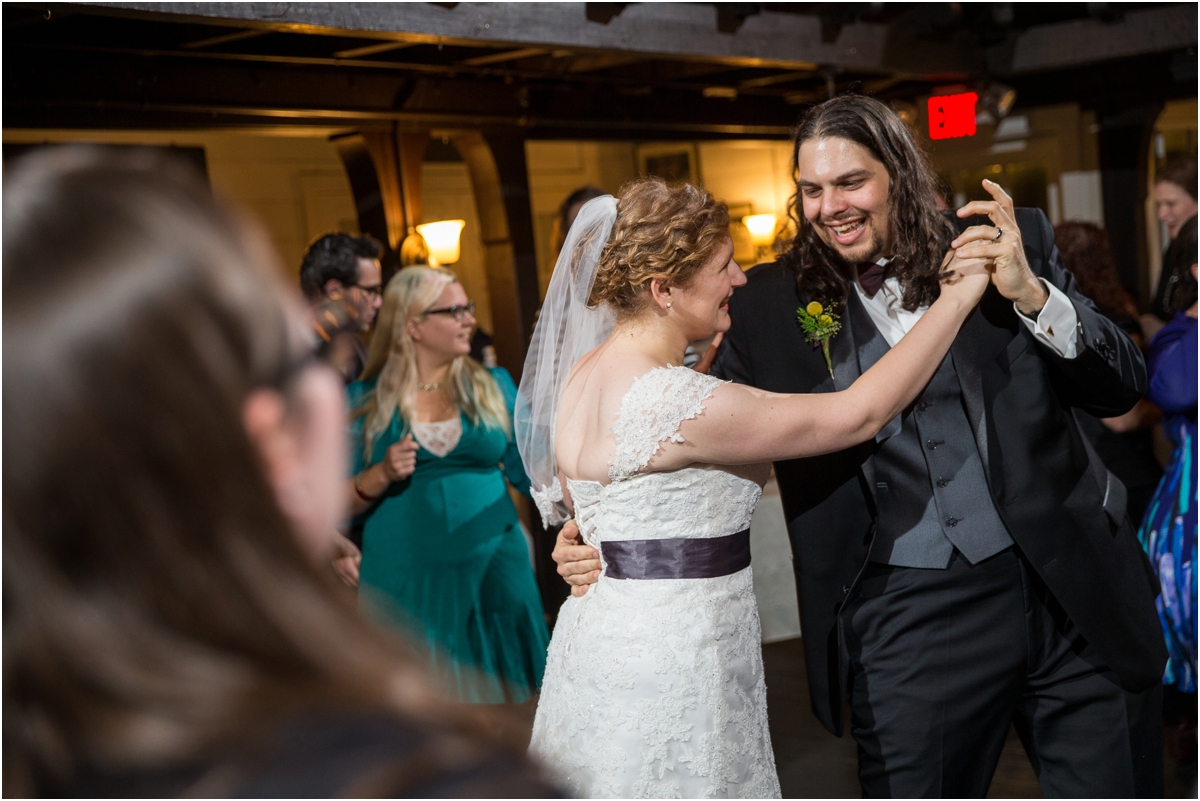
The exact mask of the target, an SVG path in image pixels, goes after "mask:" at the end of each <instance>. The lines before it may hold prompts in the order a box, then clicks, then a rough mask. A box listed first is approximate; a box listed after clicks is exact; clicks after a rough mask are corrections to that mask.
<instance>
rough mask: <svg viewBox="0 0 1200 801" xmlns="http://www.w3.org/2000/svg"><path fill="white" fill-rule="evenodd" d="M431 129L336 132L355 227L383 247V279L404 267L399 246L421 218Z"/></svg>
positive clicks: (385, 279)
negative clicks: (423, 172)
mask: <svg viewBox="0 0 1200 801" xmlns="http://www.w3.org/2000/svg"><path fill="white" fill-rule="evenodd" d="M428 141H429V133H428V132H427V131H426V132H409V131H404V132H402V131H400V130H398V129H397V128H396V127H395V126H393V128H392V129H391V130H388V131H363V132H361V133H354V134H348V135H345V136H335V137H333V138H332V139H331V140H330V142H331V143H332V144H333V146H334V147H336V148H337V151H338V155H340V156H341V157H342V163H343V164H344V165H345V166H346V174H347V175H348V176H349V178H350V188H351V191H353V192H354V203H355V207H356V208H357V211H358V228H359V230H360V231H361V232H362V233H364V234H370V235H371V236H373V237H375V238H376V239H378V240H379V241H380V243H381V244H383V246H384V251H385V252H384V254H383V258H382V262H383V279H384V281H385V282H386V281H387V280H388V279H389V278H390V277H391V276H392V275H394V274H395V272H396V270H398V269H400V267H402V266H404V265H403V264H402V263H401V260H400V254H401V245H402V243H403V242H404V239H405V237H406V236H408V235H409V234H410V233H415V226H416V225H417V224H418V223H420V222H421V161H422V159H423V158H424V155H425V145H426V143H427V142H428Z"/></svg>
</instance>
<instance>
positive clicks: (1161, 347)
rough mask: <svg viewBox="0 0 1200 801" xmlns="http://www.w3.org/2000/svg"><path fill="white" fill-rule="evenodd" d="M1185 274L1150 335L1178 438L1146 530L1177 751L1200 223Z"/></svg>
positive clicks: (1182, 250)
mask: <svg viewBox="0 0 1200 801" xmlns="http://www.w3.org/2000/svg"><path fill="white" fill-rule="evenodd" d="M1171 252H1172V253H1173V254H1174V256H1175V262H1174V263H1173V264H1169V265H1164V267H1170V269H1171V271H1172V274H1174V275H1182V276H1184V278H1183V279H1182V280H1181V281H1180V282H1179V285H1178V287H1177V288H1176V291H1175V293H1174V298H1175V303H1176V308H1175V314H1174V316H1173V317H1172V318H1171V321H1170V322H1169V323H1167V324H1166V326H1165V327H1164V328H1163V329H1162V330H1161V331H1159V332H1158V333H1157V334H1156V335H1155V337H1154V340H1153V341H1152V342H1151V343H1150V359H1149V362H1148V364H1147V374H1148V384H1147V390H1146V395H1147V397H1148V398H1150V400H1151V401H1153V402H1154V404H1155V405H1156V406H1158V407H1159V408H1160V409H1162V411H1163V415H1164V416H1165V419H1164V420H1163V428H1164V429H1165V431H1166V434H1167V438H1168V439H1169V440H1170V441H1171V444H1172V445H1173V446H1174V447H1173V449H1172V451H1171V459H1170V461H1169V462H1168V463H1167V468H1166V470H1165V472H1164V473H1163V478H1162V481H1161V482H1160V483H1159V485H1158V489H1157V490H1156V491H1155V493H1154V497H1153V498H1152V499H1151V501H1150V506H1149V507H1148V508H1147V510H1146V517H1145V520H1144V521H1143V522H1142V527H1141V530H1140V531H1139V532H1138V538H1139V539H1140V540H1141V541H1142V545H1143V546H1144V547H1145V548H1146V552H1147V553H1148V554H1149V555H1150V561H1151V563H1153V565H1154V570H1155V572H1156V573H1157V574H1158V577H1159V581H1160V582H1161V583H1162V594H1161V595H1160V596H1159V598H1158V602H1157V604H1158V615H1159V619H1160V620H1161V621H1162V627H1163V635H1164V636H1165V638H1166V641H1167V652H1168V653H1169V654H1170V659H1169V660H1168V661H1167V671H1166V674H1165V675H1164V676H1163V684H1164V685H1165V687H1166V690H1167V691H1166V693H1165V695H1164V711H1165V712H1166V714H1167V722H1168V723H1170V724H1171V725H1172V726H1175V727H1176V730H1175V734H1174V742H1173V743H1172V748H1171V750H1172V751H1174V752H1175V753H1174V754H1172V755H1173V756H1175V757H1176V758H1179V757H1180V756H1181V755H1188V754H1190V755H1192V756H1194V755H1195V753H1196V226H1195V221H1194V220H1193V222H1192V224H1191V225H1190V226H1185V227H1184V229H1183V231H1182V232H1181V233H1180V235H1179V237H1178V238H1177V239H1176V240H1175V242H1174V243H1173V244H1172V246H1171Z"/></svg>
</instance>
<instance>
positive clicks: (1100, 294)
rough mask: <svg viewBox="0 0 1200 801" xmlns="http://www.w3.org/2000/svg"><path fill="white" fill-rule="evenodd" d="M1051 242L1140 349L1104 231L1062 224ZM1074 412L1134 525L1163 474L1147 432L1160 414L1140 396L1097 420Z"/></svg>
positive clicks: (1083, 288)
mask: <svg viewBox="0 0 1200 801" xmlns="http://www.w3.org/2000/svg"><path fill="white" fill-rule="evenodd" d="M1054 244H1055V245H1057V246H1058V250H1059V252H1060V253H1061V254H1062V260H1063V266H1064V267H1066V268H1067V270H1068V271H1069V272H1070V273H1071V275H1073V276H1074V277H1075V280H1076V282H1078V284H1079V291H1080V292H1082V293H1083V294H1084V295H1086V296H1087V297H1088V298H1089V299H1090V300H1091V301H1092V302H1093V303H1095V304H1096V308H1098V309H1099V310H1100V312H1101V314H1103V315H1104V316H1105V317H1107V318H1108V319H1110V320H1112V321H1113V322H1114V323H1116V325H1117V326H1118V327H1119V328H1120V329H1121V330H1122V331H1124V332H1125V333H1126V334H1128V335H1129V338H1130V339H1132V340H1133V341H1134V342H1136V343H1137V345H1138V347H1140V348H1141V349H1142V350H1143V351H1144V350H1145V349H1146V345H1147V342H1146V340H1145V339H1143V338H1142V327H1141V324H1140V323H1139V322H1138V311H1137V304H1136V303H1134V300H1133V298H1132V297H1131V296H1130V294H1129V292H1128V291H1127V290H1126V289H1125V287H1123V286H1121V280H1120V278H1118V277H1117V265H1116V262H1115V261H1114V259H1113V255H1112V249H1111V248H1110V247H1109V244H1108V234H1107V233H1106V232H1105V230H1104V229H1103V228H1101V227H1100V226H1098V225H1093V224H1092V223H1087V222H1065V223H1060V224H1059V225H1057V226H1055V228H1054ZM1075 417H1076V418H1077V419H1078V421H1079V427H1080V429H1081V430H1082V431H1083V433H1084V434H1085V435H1086V436H1087V438H1088V440H1089V441H1090V442H1091V443H1092V447H1094V448H1095V449H1096V453H1097V454H1099V456H1100V458H1101V459H1102V460H1103V461H1104V464H1105V466H1106V467H1107V468H1108V469H1109V470H1110V471H1112V474H1113V475H1115V476H1116V477H1117V478H1119V479H1121V483H1122V484H1124V485H1125V488H1126V489H1127V490H1128V491H1129V500H1128V503H1127V506H1126V508H1127V511H1128V514H1129V519H1130V521H1132V523H1133V525H1135V526H1136V525H1137V524H1138V523H1140V522H1141V520H1142V515H1143V514H1144V513H1145V511H1146V504H1148V503H1149V502H1150V496H1151V495H1153V494H1154V490H1155V488H1156V487H1157V486H1158V479H1159V478H1160V477H1161V476H1162V468H1161V467H1160V466H1159V463H1158V460H1157V459H1155V458H1154V441H1153V438H1152V436H1151V429H1152V428H1153V427H1154V425H1155V424H1156V423H1157V422H1158V421H1159V420H1160V419H1162V415H1161V414H1160V413H1159V411H1158V409H1157V408H1156V407H1155V406H1154V404H1152V403H1150V401H1148V400H1146V399H1144V398H1143V399H1142V400H1140V401H1138V403H1137V405H1136V406H1134V407H1133V408H1132V409H1130V410H1129V411H1128V412H1126V413H1125V414H1123V415H1121V416H1120V417H1108V418H1104V419H1100V418H1098V417H1093V416H1092V415H1090V414H1088V413H1087V412H1081V411H1079V410H1076V412H1075Z"/></svg>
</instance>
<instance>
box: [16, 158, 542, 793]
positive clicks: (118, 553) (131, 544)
mask: <svg viewBox="0 0 1200 801" xmlns="http://www.w3.org/2000/svg"><path fill="white" fill-rule="evenodd" d="M3 225H4V262H3V270H4V272H3V288H4V299H3V302H4V321H3V325H4V366H3V370H4V382H5V389H4V397H3V407H4V444H3V448H4V466H3V474H4V585H3V592H4V792H5V794H6V795H8V796H29V795H51V796H68V797H70V796H111V797H123V796H159V797H161V796H178V795H193V796H202V797H203V796H243V797H280V796H282V797H288V796H317V797H330V796H336V795H352V796H364V795H373V796H374V795H386V796H400V795H412V796H480V795H487V796H493V795H496V794H497V793H503V794H506V795H510V796H518V797H519V796H525V795H528V794H530V793H534V794H537V793H544V792H546V789H545V787H543V786H542V785H540V784H539V783H538V782H537V781H536V780H534V779H532V778H531V774H530V773H529V770H528V768H526V767H523V762H522V761H521V760H520V758H519V757H517V756H514V755H510V754H505V753H504V752H503V751H501V750H499V749H498V748H496V747H494V746H490V745H487V744H485V743H482V742H480V741H478V740H477V739H475V738H474V737H472V736H470V735H468V734H466V733H465V732H466V728H467V725H466V724H464V723H460V722H458V718H459V716H460V713H459V712H457V711H455V710H454V708H453V707H450V706H449V705H447V704H445V703H444V702H442V701H441V700H439V698H438V697H437V696H436V695H434V693H433V692H432V691H431V689H430V688H429V686H428V683H427V681H426V679H425V677H424V676H423V671H422V670H421V669H420V667H419V666H418V665H417V664H416V663H415V661H414V660H413V659H412V657H411V656H409V655H408V652H407V650H406V649H405V648H404V647H403V646H402V645H401V644H400V643H399V642H398V641H396V640H395V639H394V638H392V637H391V636H389V635H388V634H387V633H386V632H384V631H382V630H377V629H375V628H373V627H371V626H369V625H367V624H366V623H364V622H363V621H362V620H361V619H360V617H359V615H358V613H357V610H356V609H355V608H354V606H353V604H352V603H351V602H349V601H346V600H345V599H344V598H343V592H342V591H341V590H339V589H338V587H337V586H336V584H334V583H333V578H332V576H331V575H330V574H329V572H328V568H327V563H328V559H329V556H330V552H331V548H332V544H333V534H334V528H335V526H336V524H337V523H338V522H339V520H340V518H341V517H342V515H343V513H344V484H343V481H344V479H343V478H342V476H344V466H345V440H344V428H343V427H344V405H343V400H342V389H341V382H340V381H339V379H338V378H337V376H336V375H335V374H334V373H333V372H332V371H331V370H330V369H329V368H328V367H326V366H324V365H322V364H320V363H319V362H318V361H316V360H314V359H312V358H311V355H312V351H311V350H310V347H311V341H310V340H311V337H312V335H311V332H310V331H309V330H308V327H307V320H306V312H305V311H304V307H303V304H302V302H301V300H300V297H299V294H298V293H297V292H296V291H295V290H294V289H292V288H290V287H287V286H286V285H285V284H284V282H283V280H282V275H283V271H282V270H281V269H278V268H277V261H276V259H275V258H274V256H273V254H272V253H271V252H270V250H269V247H268V246H267V245H266V244H265V243H266V239H265V237H264V236H263V235H262V234H261V232H259V231H258V230H257V229H255V228H252V227H251V226H249V225H248V224H247V223H246V221H245V220H241V219H237V218H235V217H234V216H232V215H231V214H230V213H229V212H228V211H227V210H225V209H224V208H222V207H221V206H220V205H219V204H217V203H215V202H214V200H213V196H212V192H211V190H209V189H208V187H206V186H204V185H203V183H202V182H201V181H200V180H199V179H198V178H197V177H196V176H194V175H193V174H192V173H191V172H190V171H189V170H185V169H184V168H183V166H182V165H177V164H175V163H173V162H170V161H166V160H163V159H162V158H161V157H159V156H157V155H155V154H147V153H135V154H129V153H124V154H117V155H114V154H112V153H107V152H105V151H100V150H95V149H86V148H56V149H54V150H52V151H48V152H44V153H42V154H40V155H35V156H32V157H30V158H28V159H27V160H26V161H24V162H22V163H21V164H19V165H17V166H15V167H10V169H9V170H8V171H7V173H6V175H5V185H4V213H3Z"/></svg>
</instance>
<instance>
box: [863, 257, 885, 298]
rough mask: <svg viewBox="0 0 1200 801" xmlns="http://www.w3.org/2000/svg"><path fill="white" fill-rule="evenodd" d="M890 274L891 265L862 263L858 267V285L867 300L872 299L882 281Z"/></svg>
mask: <svg viewBox="0 0 1200 801" xmlns="http://www.w3.org/2000/svg"><path fill="white" fill-rule="evenodd" d="M891 274H892V263H891V262H887V263H885V264H878V263H876V262H863V263H862V264H859V265H858V285H859V286H861V287H862V289H863V292H865V293H866V294H867V297H868V298H874V297H875V293H876V292H878V291H879V287H881V286H883V282H884V280H885V279H886V278H887V277H888V276H889V275H891Z"/></svg>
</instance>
